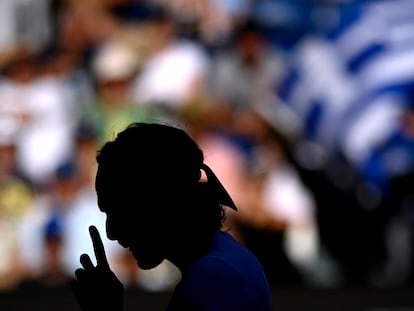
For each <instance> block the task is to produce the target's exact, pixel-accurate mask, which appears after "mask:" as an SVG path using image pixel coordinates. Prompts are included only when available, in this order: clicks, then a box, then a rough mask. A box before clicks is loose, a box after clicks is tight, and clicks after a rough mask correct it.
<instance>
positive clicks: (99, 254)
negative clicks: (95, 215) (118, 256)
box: [89, 226, 109, 269]
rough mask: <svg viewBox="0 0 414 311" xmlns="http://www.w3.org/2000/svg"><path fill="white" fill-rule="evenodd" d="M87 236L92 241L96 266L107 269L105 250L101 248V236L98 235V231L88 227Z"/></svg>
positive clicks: (93, 227)
mask: <svg viewBox="0 0 414 311" xmlns="http://www.w3.org/2000/svg"><path fill="white" fill-rule="evenodd" d="M89 234H90V236H91V239H92V244H93V250H94V252H95V257H96V263H97V266H98V267H102V268H108V269H109V264H108V260H107V259H106V254H105V248H104V246H103V243H102V239H101V236H100V235H99V231H98V229H96V227H95V226H90V227H89Z"/></svg>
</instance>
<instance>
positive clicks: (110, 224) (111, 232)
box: [106, 216, 119, 241]
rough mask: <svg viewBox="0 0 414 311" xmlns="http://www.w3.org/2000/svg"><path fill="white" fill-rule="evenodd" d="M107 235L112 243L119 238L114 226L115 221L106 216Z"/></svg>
mask: <svg viewBox="0 0 414 311" xmlns="http://www.w3.org/2000/svg"><path fill="white" fill-rule="evenodd" d="M106 235H107V236H108V239H110V240H112V241H116V240H118V238H119V237H118V233H117V229H116V225H115V224H114V221H113V220H112V219H111V218H110V217H108V216H106Z"/></svg>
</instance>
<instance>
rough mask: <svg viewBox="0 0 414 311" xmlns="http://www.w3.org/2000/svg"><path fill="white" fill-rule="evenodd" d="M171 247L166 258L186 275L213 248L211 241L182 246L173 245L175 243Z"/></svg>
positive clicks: (188, 243) (181, 244)
mask: <svg viewBox="0 0 414 311" xmlns="http://www.w3.org/2000/svg"><path fill="white" fill-rule="evenodd" d="M182 241H183V240H182ZM171 245H172V247H171V248H170V251H169V252H168V254H167V256H166V257H165V258H166V259H167V260H169V261H171V262H172V263H173V264H174V265H175V266H176V267H177V268H178V269H179V270H180V271H181V273H183V274H184V273H185V271H186V270H187V269H188V268H189V267H190V266H191V265H192V263H193V262H194V261H196V260H197V259H198V258H200V257H202V256H203V255H204V254H206V253H207V252H208V250H209V249H210V248H211V241H208V242H202V241H200V240H197V241H195V240H193V241H187V242H186V243H185V242H184V243H180V245H173V243H171Z"/></svg>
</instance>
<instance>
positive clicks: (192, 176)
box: [96, 123, 235, 240]
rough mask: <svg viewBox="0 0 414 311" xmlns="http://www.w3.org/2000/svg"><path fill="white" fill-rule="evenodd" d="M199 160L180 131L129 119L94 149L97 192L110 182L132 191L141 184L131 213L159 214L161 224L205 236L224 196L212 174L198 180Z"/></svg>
mask: <svg viewBox="0 0 414 311" xmlns="http://www.w3.org/2000/svg"><path fill="white" fill-rule="evenodd" d="M203 161H204V156H203V152H202V151H201V150H200V148H199V147H198V145H197V144H196V143H195V142H194V140H193V139H191V137H190V136H189V135H188V134H187V133H186V132H185V131H183V130H181V129H179V128H175V127H172V126H168V125H162V124H156V123H133V124H131V125H129V126H128V127H127V128H126V129H125V130H124V131H122V132H121V133H119V134H118V136H117V137H116V139H115V140H113V141H110V142H107V143H106V144H105V145H104V146H103V147H102V149H101V150H100V151H99V152H98V155H97V162H98V164H99V167H100V168H101V167H104V169H103V170H102V171H101V173H100V174H99V172H98V175H100V176H97V179H96V189H97V192H98V197H99V195H100V194H101V195H105V192H107V191H108V190H111V191H112V190H113V188H114V187H115V188H116V187H119V188H118V189H117V190H118V191H128V193H129V194H130V193H137V197H138V196H139V189H140V188H141V189H145V193H144V196H145V197H146V200H145V202H144V203H145V204H140V205H141V206H133V207H132V208H137V209H139V210H137V215H140V216H143V215H145V217H154V216H156V215H159V216H160V218H161V224H162V225H163V226H164V228H165V227H166V228H169V229H171V228H174V231H175V233H178V234H179V233H180V231H183V232H182V233H183V234H187V235H188V231H189V230H190V231H191V234H194V235H196V236H197V239H200V238H201V239H203V238H205V239H207V240H208V239H211V236H212V234H214V232H217V231H219V230H220V229H221V228H222V224H223V221H224V209H223V207H222V204H225V201H223V202H221V201H220V198H222V197H223V196H222V195H220V194H218V193H220V191H216V190H217V189H218V188H219V187H217V185H216V184H214V178H211V180H212V182H209V181H207V182H201V181H200V177H201V170H203V169H204V170H206V169H205V168H203V167H205V164H203ZM207 170H209V169H207ZM210 175H211V174H210ZM213 175H214V174H213ZM214 177H215V176H214ZM209 179H210V178H209ZM218 183H219V182H218ZM220 186H221V184H220ZM105 187H111V189H108V188H105ZM223 190H224V188H223ZM224 191H225V190H224ZM226 194H227V192H226ZM227 196H228V194H227ZM137 200H139V199H138V198H137ZM230 200H231V199H230ZM160 202H161V203H160ZM156 203H160V204H156ZM166 203H168V204H166ZM233 204H234V203H233ZM227 205H231V204H227ZM154 206H155V208H156V209H157V210H154V209H153V208H152V207H154ZM234 208H235V207H234Z"/></svg>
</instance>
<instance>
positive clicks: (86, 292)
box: [70, 226, 124, 311]
mask: <svg viewBox="0 0 414 311" xmlns="http://www.w3.org/2000/svg"><path fill="white" fill-rule="evenodd" d="M89 234H90V236H91V239H92V243H93V249H94V252H95V257H96V262H97V264H96V267H95V266H94V265H93V263H92V261H91V259H90V257H89V256H88V255H87V254H82V255H81V257H80V262H81V264H82V267H83V269H82V268H80V269H77V270H76V271H75V276H76V280H74V281H72V282H71V284H70V285H71V287H72V291H73V293H74V295H75V297H76V299H77V300H78V303H79V304H80V306H81V309H82V310H94V311H95V310H122V309H123V294H124V287H123V285H122V283H121V282H120V281H119V280H118V279H117V277H116V276H115V274H114V273H113V272H112V271H111V269H110V267H109V264H108V260H107V259H106V254H105V249H104V246H103V243H102V240H101V237H100V235H99V232H98V230H97V229H96V227H95V226H90V227H89Z"/></svg>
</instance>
